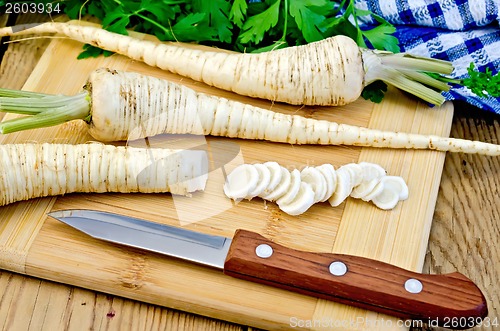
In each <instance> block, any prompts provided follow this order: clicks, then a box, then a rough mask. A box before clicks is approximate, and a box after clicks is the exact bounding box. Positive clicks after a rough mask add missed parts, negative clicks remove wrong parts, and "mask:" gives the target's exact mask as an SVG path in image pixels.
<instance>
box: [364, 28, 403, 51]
mask: <svg viewBox="0 0 500 331" xmlns="http://www.w3.org/2000/svg"><path fill="white" fill-rule="evenodd" d="M395 31H396V28H395V27H393V26H388V25H379V26H376V27H375V28H373V29H371V30H367V31H363V32H362V34H363V36H364V37H365V38H366V39H368V41H369V42H370V44H372V46H373V47H374V48H376V49H385V50H387V51H390V52H393V53H399V51H400V48H399V40H398V39H397V38H396V37H394V36H391V34H393V33H394V32H395Z"/></svg>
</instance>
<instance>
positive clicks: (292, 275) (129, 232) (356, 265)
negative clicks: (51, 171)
mask: <svg viewBox="0 0 500 331" xmlns="http://www.w3.org/2000/svg"><path fill="white" fill-rule="evenodd" d="M48 215H49V216H51V217H53V218H55V219H57V220H59V221H62V222H64V223H66V224H67V225H69V226H71V227H73V228H75V229H77V230H79V231H81V232H84V233H86V234H87V235H89V236H91V237H94V238H97V239H100V240H104V241H108V242H112V243H116V244H120V245H126V246H131V247H135V248H139V249H143V250H147V251H152V252H156V253H160V254H164V255H168V256H170V257H173V258H179V259H184V260H188V261H191V262H194V263H198V264H203V265H206V266H209V267H212V268H218V269H221V270H222V271H223V272H224V273H225V274H226V275H229V276H232V277H236V278H240V279H244V280H248V281H252V282H256V283H261V284H265V285H270V286H273V287H277V288H282V289H286V290H290V291H294V292H297V293H301V294H305V295H310V296H314V297H317V298H321V299H326V300H331V301H336V302H339V303H343V304H347V305H351V306H355V307H359V308H363V309H368V310H372V311H376V312H379V313H384V314H388V315H392V316H395V317H399V318H402V319H412V320H420V321H423V322H427V323H432V325H437V326H444V327H447V326H448V325H450V326H451V324H450V321H452V320H454V319H460V320H461V321H462V320H463V321H465V322H466V323H461V324H460V325H459V326H462V327H463V328H470V327H473V326H474V325H477V324H478V323H480V322H481V321H482V320H483V319H484V318H485V317H486V316H487V315H488V308H487V304H486V300H485V297H484V295H483V294H482V292H481V290H480V289H479V288H478V287H477V286H476V285H475V284H474V283H473V282H472V281H471V280H470V279H468V278H467V277H466V276H464V275H462V274H460V273H457V272H455V273H450V274H443V275H429V274H419V273H415V272H412V271H409V270H406V269H403V268H400V267H397V266H394V265H391V264H388V263H384V262H381V261H377V260H373V259H368V258H364V257H360V256H353V255H345V254H333V253H315V252H307V251H299V250H295V249H292V248H288V247H285V246H283V245H280V244H278V243H276V242H273V241H271V240H268V239H266V238H265V237H263V236H261V235H260V234H257V233H254V232H251V231H246V230H242V229H240V230H237V231H236V232H235V234H234V236H233V238H226V237H222V236H215V235H208V234H204V233H198V232H195V231H191V230H187V229H182V228H178V227H174V226H169V225H164V224H160V223H155V222H151V221H147V220H142V219H138V218H133V217H129V216H125V215H119V214H113V213H108V212H102V211H95V210H86V209H81V210H76V209H75V210H61V211H55V212H51V213H49V214H48ZM456 324H457V323H454V324H453V327H454V328H456Z"/></svg>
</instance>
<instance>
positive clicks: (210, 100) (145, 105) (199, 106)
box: [0, 69, 500, 155]
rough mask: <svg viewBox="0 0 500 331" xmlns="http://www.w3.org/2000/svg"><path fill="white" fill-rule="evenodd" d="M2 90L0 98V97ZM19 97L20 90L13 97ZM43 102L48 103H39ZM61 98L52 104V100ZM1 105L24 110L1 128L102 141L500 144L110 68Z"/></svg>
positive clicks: (499, 150)
mask: <svg viewBox="0 0 500 331" xmlns="http://www.w3.org/2000/svg"><path fill="white" fill-rule="evenodd" d="M2 95H4V97H2ZM16 96H18V97H16ZM44 103H47V104H48V106H46V108H44ZM57 104H60V106H59V107H56V108H54V107H55V106H54V105H57ZM0 110H3V111H9V112H14V113H22V114H26V113H28V111H31V114H33V115H34V116H32V117H30V116H26V117H21V118H16V119H12V120H9V121H5V122H1V123H0V133H9V132H14V131H19V130H25V129H30V128H35V127H45V126H50V125H54V124H57V121H55V120H53V117H54V118H57V119H58V121H59V123H62V122H64V121H67V120H68V119H83V120H86V121H87V123H88V124H89V133H90V134H91V135H92V136H93V137H94V138H96V139H97V140H100V141H118V140H127V139H136V138H140V137H146V136H154V135H158V134H164V133H171V134H196V135H213V136H224V137H233V138H242V139H255V140H268V141H273V142H280V143H289V144H318V145H354V146H371V147H384V148H411V149H432V150H438V151H450V152H464V153H478V154H486V155H500V145H495V144H489V143H484V142H479V141H469V140H463V139H453V138H446V137H439V136H434V135H420V134H413V133H404V132H390V131H381V130H375V129H369V128H364V127H358V126H352V125H346V124H338V123H334V122H328V121H324V120H316V119H312V118H305V117H301V116H298V115H287V114H283V113H278V112H274V111H271V110H266V109H263V108H258V107H254V106H251V105H249V104H244V103H241V102H236V101H232V100H228V99H225V98H220V97H216V96H211V95H207V94H204V93H198V92H196V91H194V90H192V89H190V88H188V87H186V86H182V85H179V84H176V83H173V82H170V81H166V80H162V79H158V78H154V77H149V76H144V75H141V74H138V73H126V72H119V71H115V70H109V69H99V70H97V71H95V72H93V73H92V75H91V76H90V78H89V81H88V83H87V85H86V91H84V92H82V93H80V94H78V95H76V96H73V97H68V96H61V95H45V94H40V93H34V92H25V91H12V90H5V89H0Z"/></svg>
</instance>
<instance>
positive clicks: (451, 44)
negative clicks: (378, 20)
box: [355, 0, 500, 114]
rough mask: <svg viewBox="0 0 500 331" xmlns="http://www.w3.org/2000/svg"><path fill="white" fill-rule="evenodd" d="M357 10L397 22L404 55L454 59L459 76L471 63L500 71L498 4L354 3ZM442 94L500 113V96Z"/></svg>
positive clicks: (480, 0)
mask: <svg viewBox="0 0 500 331" xmlns="http://www.w3.org/2000/svg"><path fill="white" fill-rule="evenodd" d="M355 6H356V8H359V9H368V10H370V11H372V12H373V13H375V14H378V15H380V16H381V17H383V18H384V19H386V20H387V21H389V22H390V23H392V24H394V25H395V26H396V29H397V30H396V33H395V34H394V36H395V37H396V38H398V39H399V42H400V47H401V51H402V52H408V53H412V54H415V55H422V56H427V57H433V58H438V59H443V60H448V61H451V62H452V63H453V65H454V67H455V71H454V72H453V73H452V76H454V77H456V78H464V77H465V76H467V68H468V67H469V65H470V63H471V62H474V64H475V66H476V68H477V69H478V70H480V71H484V70H485V69H486V68H490V69H491V71H492V72H493V73H494V74H496V73H498V72H499V71H500V27H499V23H500V1H499V0H470V1H467V0H355ZM372 23H374V22H372V21H370V20H369V19H368V20H366V21H363V24H365V25H370V24H372ZM443 95H444V96H445V97H446V99H447V100H463V101H466V102H468V103H470V104H472V105H474V106H477V107H479V108H482V109H485V110H489V111H493V112H495V113H497V114H500V98H492V97H490V98H480V97H478V96H476V95H474V94H473V93H472V92H471V91H470V90H469V89H467V88H465V87H463V88H459V87H457V88H453V90H452V91H450V92H446V93H443Z"/></svg>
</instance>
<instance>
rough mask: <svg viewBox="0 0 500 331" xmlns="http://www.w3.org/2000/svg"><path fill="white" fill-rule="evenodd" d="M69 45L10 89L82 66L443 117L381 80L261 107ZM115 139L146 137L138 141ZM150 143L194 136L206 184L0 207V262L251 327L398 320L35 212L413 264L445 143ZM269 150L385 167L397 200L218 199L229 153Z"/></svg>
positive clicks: (65, 86)
mask: <svg viewBox="0 0 500 331" xmlns="http://www.w3.org/2000/svg"><path fill="white" fill-rule="evenodd" d="M134 35H135V36H137V37H138V38H148V39H154V38H153V37H151V36H145V35H141V34H137V33H134ZM81 47H82V44H80V43H78V42H73V41H69V40H66V39H54V40H53V41H52V42H51V44H50V45H49V47H48V48H47V50H46V52H45V53H44V55H43V56H42V58H41V60H40V62H39V64H38V65H37V67H36V68H35V70H34V71H33V73H32V75H31V76H30V79H29V80H28V82H27V83H26V85H25V86H24V89H25V90H32V91H39V92H47V93H62V94H74V93H77V92H78V91H79V90H80V89H81V87H82V86H83V84H84V83H85V81H86V78H87V77H88V75H89V73H90V72H91V71H92V70H94V69H96V68H98V67H110V68H114V69H121V70H128V71H136V72H141V73H145V74H149V75H152V76H157V77H161V78H166V79H169V80H172V81H176V82H179V83H181V84H185V85H187V86H190V87H192V88H193V89H196V90H198V91H203V92H207V93H211V94H215V95H220V96H224V97H227V98H231V99H235V100H240V101H243V102H247V103H251V104H254V105H257V106H260V107H264V108H272V109H273V110H275V111H280V112H284V113H295V114H299V115H303V116H306V117H311V118H317V119H325V120H331V121H337V122H343V123H348V124H355V125H361V126H368V127H371V128H377V129H385V130H394V131H406V132H415V133H425V134H437V135H444V136H447V135H448V134H449V131H450V127H451V121H452V116H453V109H452V105H451V103H446V104H445V105H444V106H442V107H440V108H429V107H427V106H426V105H424V104H422V103H420V102H418V101H416V100H415V99H414V98H411V97H408V96H407V95H405V94H404V93H401V92H399V91H396V90H394V89H390V90H389V93H388V94H387V97H386V98H385V100H384V101H383V102H382V103H381V104H373V103H370V102H368V101H365V100H359V101H357V102H355V103H353V104H351V105H348V106H344V107H337V108H335V107H298V106H289V105H283V104H272V103H270V102H267V101H264V100H256V99H251V98H246V97H241V96H237V95H234V94H232V93H229V92H224V91H220V90H217V89H214V88H210V87H208V86H206V85H204V84H201V83H196V82H193V81H191V80H189V79H185V78H182V77H179V76H176V75H173V74H169V73H166V72H162V71H161V70H159V69H156V68H151V67H148V66H146V65H144V64H142V63H138V62H134V61H130V60H128V59H126V58H124V57H122V56H119V55H113V56H110V57H107V58H104V57H99V58H96V59H86V60H76V57H77V55H78V54H79V53H80V51H81ZM192 47H199V46H192ZM12 117H13V116H10V115H8V116H6V118H5V119H9V118H12ZM28 141H30V142H59V143H84V142H89V141H92V137H90V136H89V135H88V134H87V133H86V126H85V125H84V124H83V122H71V123H67V124H64V125H60V126H57V127H53V128H48V129H39V130H31V131H26V132H21V133H15V134H11V135H6V136H0V143H2V144H7V143H17V142H28ZM125 143H127V142H124V143H120V144H125ZM128 143H130V144H132V145H136V146H137V145H145V144H146V142H145V141H143V140H139V141H133V142H128ZM150 143H153V144H155V145H159V146H165V147H176V148H181V147H186V146H195V145H200V144H202V145H208V151H209V153H210V158H211V161H212V162H213V164H215V165H216V167H215V168H214V170H213V171H212V172H211V173H210V174H209V180H208V186H207V190H206V191H205V192H202V193H200V194H196V195H195V196H194V197H193V198H183V197H172V196H171V195H170V194H150V195H147V194H69V195H66V196H63V197H50V198H43V199H34V200H31V201H27V202H20V203H15V204H11V205H8V206H4V207H0V267H1V268H3V269H6V270H10V271H14V272H19V273H22V274H26V275H30V276H34V277H40V278H45V279H49V280H53V281H57V282H62V283H65V284H71V285H76V286H81V287H84V288H88V289H92V290H97V291H102V292H106V293H111V294H114V295H119V296H123V297H127V298H131V299H136V300H140V301H144V302H148V303H153V304H158V305H162V306H166V307H171V308H176V309H180V310H184V311H188V312H192V313H197V314H201V315H206V316H210V317H214V318H218V319H223V320H227V321H231V322H235V323H240V324H245V325H251V326H255V327H259V328H264V329H273V330H278V329H289V328H293V329H311V330H315V329H322V330H324V329H328V328H336V329H345V330H364V329H370V330H395V329H405V327H404V325H401V323H400V321H398V320H397V319H394V318H392V317H390V316H385V315H381V314H377V313H373V312H369V311H364V310H361V309H355V308H352V307H349V306H345V305H341V304H336V303H333V302H328V301H325V300H319V299H315V298H311V297H307V296H303V295H299V294H294V293H290V292H287V291H284V290H279V289H274V288H270V287H267V286H264V285H257V284H253V283H249V282H246V281H242V280H237V279H232V278H231V277H227V276H224V275H222V274H221V273H219V272H218V271H216V270H211V269H208V268H204V267H202V266H197V265H193V264H190V263H186V262H183V261H178V260H174V259H169V258H166V257H163V256H160V255H156V254H150V253H146V252H143V251H140V250H136V249H130V248H126V247H122V246H118V245H113V244H109V243H104V242H101V241H98V240H95V239H91V238H89V237H87V236H85V235H83V234H81V233H79V232H78V231H76V230H73V229H71V228H69V227H68V226H66V225H64V224H62V223H60V222H58V221H55V220H54V219H51V218H49V217H47V215H46V214H47V213H48V212H50V211H53V210H60V209H68V208H91V209H97V210H103V211H110V212H115V213H121V214H126V215H130V216H136V217H141V218H145V219H148V220H151V221H156V222H160V223H165V224H171V225H176V226H181V227H185V228H188V229H192V230H196V231H200V232H205V233H209V234H217V235H224V236H232V235H233V233H234V231H235V230H236V229H238V228H243V229H248V230H252V231H256V232H258V233H260V234H262V235H264V236H266V237H268V238H269V239H272V240H275V241H276V242H278V243H280V244H284V245H288V246H290V247H292V248H296V249H302V250H307V251H318V252H336V253H346V254H354V255H360V256H365V257H369V258H373V259H378V260H381V261H384V262H388V263H392V264H394V265H397V266H400V267H403V268H407V269H410V270H414V271H420V270H421V269H422V265H423V261H424V255H425V251H426V248H427V241H428V235H429V230H430V227H431V223H432V216H433V212H434V206H435V202H436V197H437V193H438V189H439V183H440V177H441V172H442V167H443V162H444V157H445V153H442V152H434V151H407V150H387V149H375V148H357V147H347V146H328V147H324V146H291V145H286V144H275V143H268V142H260V141H243V140H238V139H225V138H213V137H206V138H205V137H188V136H172V135H165V136H160V137H156V138H154V139H152V140H151V141H150ZM270 160H273V161H277V162H279V163H280V164H282V165H283V166H285V167H288V168H290V169H293V168H301V167H304V166H306V165H319V164H322V163H332V164H333V165H334V166H335V167H339V166H341V165H343V164H346V163H349V162H361V161H369V162H375V163H378V164H380V165H381V166H383V167H384V168H385V169H386V170H387V171H388V173H389V174H391V175H398V176H402V177H403V178H404V179H405V180H406V182H407V183H408V186H409V191H410V197H409V199H408V200H406V201H404V202H403V203H400V204H399V205H398V206H397V207H396V208H395V209H394V210H391V211H383V210H380V209H377V208H376V207H375V206H374V205H372V204H371V203H366V202H363V201H358V200H354V199H348V200H347V201H346V202H345V203H343V204H342V205H341V206H339V207H337V208H332V207H331V206H330V205H329V204H328V203H321V204H317V205H315V206H313V207H312V208H311V209H310V210H309V211H307V212H306V213H305V214H303V215H301V216H296V217H293V216H289V215H286V214H284V213H282V212H280V210H279V209H278V208H277V207H276V205H274V204H273V203H267V204H266V203H264V201H263V200H261V199H254V200H252V201H243V202H239V203H237V204H234V203H232V202H231V201H229V200H228V199H227V198H225V197H224V195H223V193H222V189H221V188H222V183H223V180H224V173H227V172H229V171H230V170H231V169H232V168H233V167H234V166H235V165H237V164H240V163H242V162H245V163H251V162H264V161H270ZM221 164H223V166H222V167H220V165H221ZM217 165H219V166H217Z"/></svg>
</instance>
